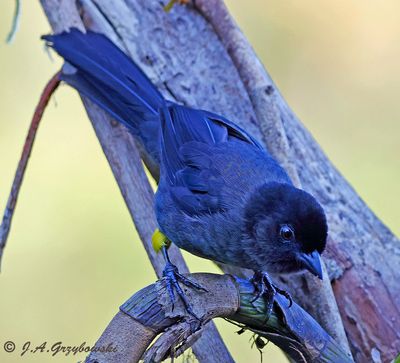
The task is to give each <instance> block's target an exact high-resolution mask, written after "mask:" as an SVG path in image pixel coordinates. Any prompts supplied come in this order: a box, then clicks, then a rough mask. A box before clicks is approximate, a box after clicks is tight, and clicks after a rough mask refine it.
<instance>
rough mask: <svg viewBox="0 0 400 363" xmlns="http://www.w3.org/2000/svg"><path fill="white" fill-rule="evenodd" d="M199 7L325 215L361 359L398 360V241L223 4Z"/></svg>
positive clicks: (214, 1) (303, 283)
mask: <svg viewBox="0 0 400 363" xmlns="http://www.w3.org/2000/svg"><path fill="white" fill-rule="evenodd" d="M195 3H196V6H197V7H198V8H199V9H200V11H201V12H202V13H203V14H204V15H205V16H206V17H207V19H209V21H210V23H211V24H212V25H213V26H214V29H215V30H216V32H217V33H218V36H219V37H220V39H221V41H222V42H223V43H224V44H225V47H226V48H227V50H228V51H229V54H230V55H231V56H232V59H233V61H234V62H235V65H236V66H237V69H238V71H239V73H240V76H241V78H242V80H243V82H244V84H245V85H246V88H247V90H248V93H249V95H250V98H251V100H252V104H253V106H254V109H255V110H256V114H257V116H258V120H259V121H260V126H261V130H262V133H263V136H264V139H265V140H266V145H267V147H268V148H269V149H270V151H271V152H272V153H273V154H274V155H275V157H276V158H277V159H278V160H280V162H281V163H282V164H283V165H285V166H286V167H288V166H289V167H292V168H294V169H295V171H296V173H293V171H292V172H291V175H292V176H293V174H297V175H298V177H299V182H300V183H301V185H302V187H303V188H304V189H305V190H307V191H309V192H310V193H311V194H313V195H314V196H316V197H317V198H318V199H319V201H320V202H321V203H322V204H323V206H324V208H325V210H326V212H327V215H328V224H329V236H330V238H329V241H328V248H327V252H326V253H325V255H324V260H325V263H326V264H327V269H328V273H329V276H330V279H331V280H332V284H333V289H334V293H335V296H336V300H337V302H338V305H339V309H340V313H341V316H342V318H343V321H344V325H345V328H346V332H347V335H348V337H349V340H350V344H351V347H352V351H353V354H354V355H355V358H356V361H360V362H366V361H371V360H372V352H375V356H376V355H379V353H377V352H380V355H381V357H382V360H383V361H388V360H391V359H393V358H394V357H395V355H396V354H397V353H398V352H399V351H400V284H399V283H398V280H399V277H400V270H399V269H398V266H399V265H400V243H399V240H398V238H396V236H394V235H393V234H392V233H391V232H390V231H389V229H388V228H387V227H386V226H384V225H383V223H382V222H381V221H380V220H379V219H378V218H377V217H376V216H375V215H374V214H373V212H372V211H371V210H370V209H369V208H368V206H367V205H366V204H365V203H364V202H363V201H362V200H361V198H360V197H359V196H358V195H357V193H356V192H355V191H354V189H352V187H351V186H350V185H349V183H348V182H347V181H346V180H345V178H344V177H343V176H342V175H341V174H340V173H339V172H338V171H337V170H336V168H335V167H334V166H333V165H332V164H331V162H330V161H329V160H328V158H327V157H326V155H325V154H324V153H323V152H322V150H321V148H320V147H319V146H318V144H317V142H316V141H315V140H314V139H313V138H312V136H311V135H310V133H309V132H308V131H307V130H306V129H305V127H304V126H303V124H302V123H301V122H300V120H299V119H298V118H297V117H296V115H295V114H294V113H293V111H292V110H291V109H290V108H289V106H288V105H287V103H286V101H285V100H284V98H283V97H282V95H281V94H280V93H279V90H278V89H277V88H276V86H275V84H274V83H273V81H272V79H271V77H270V75H269V74H268V72H267V71H266V70H265V68H264V67H263V66H262V64H261V62H260V61H259V60H258V58H257V57H256V55H255V54H254V51H253V49H252V48H251V46H250V44H249V43H248V41H247V40H246V39H245V37H244V36H243V34H242V33H241V32H240V30H239V29H238V27H237V25H236V24H235V23H234V21H233V20H232V19H231V17H230V15H229V13H228V12H227V10H226V8H225V6H224V4H223V1H222V0H196V2H195ZM260 115H261V117H260ZM282 134H283V135H282ZM285 136H286V137H285ZM282 139H283V140H282ZM286 141H287V144H288V147H287V146H286ZM338 142H340V140H338ZM290 171H291V169H290V168H289V172H290ZM295 180H296V178H295ZM297 280H298V281H297V282H295V281H293V279H291V281H290V282H288V283H289V285H290V286H297V287H298V288H297V289H296V298H297V299H298V300H299V301H301V303H302V305H303V306H304V307H305V308H306V309H307V311H308V312H310V313H311V314H312V315H314V316H317V317H319V316H321V313H323V312H324V310H325V309H323V308H322V309H321V308H320V307H319V306H318V304H316V301H320V296H318V289H315V286H314V284H310V281H309V280H308V279H305V278H304V276H303V277H301V278H298V279H297ZM310 296H312V298H311V297H310ZM328 303H329V302H328ZM316 306H317V309H319V311H316V309H315V307H316ZM320 322H321V320H320ZM323 325H324V324H323Z"/></svg>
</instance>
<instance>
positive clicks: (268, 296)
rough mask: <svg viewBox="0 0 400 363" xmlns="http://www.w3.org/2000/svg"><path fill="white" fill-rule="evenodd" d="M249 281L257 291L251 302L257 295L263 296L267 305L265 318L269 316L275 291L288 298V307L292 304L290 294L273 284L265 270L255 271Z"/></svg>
mask: <svg viewBox="0 0 400 363" xmlns="http://www.w3.org/2000/svg"><path fill="white" fill-rule="evenodd" d="M250 281H251V282H252V283H253V285H254V287H255V289H256V291H257V294H256V296H255V297H254V299H253V300H252V301H251V302H252V303H253V302H254V301H256V300H257V299H258V298H259V297H263V298H264V299H265V302H266V306H267V314H266V315H267V318H269V316H270V315H271V312H272V306H273V303H274V298H275V295H276V293H279V294H281V295H283V296H285V297H286V298H287V299H288V300H289V307H290V306H292V297H291V296H290V294H289V293H288V292H287V291H285V290H282V289H280V288H279V287H277V286H276V285H274V284H273V283H272V280H271V279H270V277H269V276H268V274H267V273H266V272H262V271H255V272H254V275H253V277H252V278H251V280H250Z"/></svg>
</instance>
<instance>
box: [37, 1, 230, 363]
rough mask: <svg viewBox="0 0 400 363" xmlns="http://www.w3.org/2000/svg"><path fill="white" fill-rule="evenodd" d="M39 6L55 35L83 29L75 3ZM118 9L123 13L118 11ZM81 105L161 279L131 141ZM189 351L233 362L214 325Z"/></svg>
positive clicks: (147, 189)
mask: <svg viewBox="0 0 400 363" xmlns="http://www.w3.org/2000/svg"><path fill="white" fill-rule="evenodd" d="M41 3H42V6H43V9H44V10H45V13H46V15H47V17H48V19H49V21H50V24H51V26H52V28H53V30H54V31H55V32H60V31H62V30H64V29H68V28H69V27H72V26H75V27H78V28H80V29H84V26H83V23H82V21H81V18H80V16H79V12H78V9H77V6H76V2H75V1H73V0H60V1H57V0H41ZM121 4H123V2H121ZM92 5H93V4H92ZM113 5H114V6H115V7H116V8H118V4H117V2H113ZM121 6H122V5H121ZM119 9H120V10H121V9H122V10H124V8H122V7H120V8H119ZM91 20H92V22H93V26H94V25H95V24H96V23H95V22H94V19H91ZM88 26H89V25H88ZM97 26H100V25H99V24H97ZM109 36H110V37H111V38H112V37H113V36H114V37H115V33H114V34H113V33H110V34H109ZM84 104H85V107H86V110H87V112H88V115H89V118H90V119H91V121H92V124H93V127H94V129H95V131H96V134H97V137H98V139H99V141H100V143H101V145H102V148H103V151H104V153H105V155H106V157H107V159H108V161H109V163H110V166H111V169H112V171H113V173H114V176H115V178H116V180H117V182H118V185H119V187H120V190H121V193H122V195H123V197H124V199H125V202H126V204H127V206H128V209H129V211H130V213H131V216H132V219H133V221H134V223H135V226H136V229H137V231H138V233H139V236H140V238H141V240H142V242H143V245H144V247H145V248H146V251H147V253H148V256H149V258H150V261H151V263H152V264H153V267H154V269H155V271H156V273H157V276H158V277H161V275H162V269H163V266H164V262H163V259H162V256H160V255H157V254H156V253H155V252H154V250H153V249H152V247H151V235H152V233H153V232H154V230H155V228H156V226H157V222H156V219H155V215H154V208H153V199H154V196H153V192H152V189H151V186H150V184H149V181H148V179H147V177H146V174H145V172H144V170H143V167H142V163H141V159H140V156H139V151H138V149H137V147H136V145H135V141H134V139H133V137H132V136H131V134H130V133H128V132H127V130H126V129H125V128H124V127H123V126H121V125H120V124H119V123H118V122H116V121H114V120H112V119H111V118H110V117H109V116H108V115H106V114H105V113H104V112H103V111H102V110H100V109H99V108H98V107H97V106H95V105H93V104H92V103H91V102H90V101H88V100H85V99H84ZM169 255H170V258H171V260H172V261H173V262H174V263H175V264H176V266H178V268H179V270H180V271H181V272H188V268H187V266H186V264H185V262H184V260H183V257H182V255H181V253H180V251H179V250H178V249H177V248H176V247H174V248H172V249H171V250H170V253H169ZM149 273H150V272H149ZM193 351H194V353H195V355H196V357H197V359H198V360H199V361H200V362H206V361H207V362H210V361H212V362H221V361H223V362H225V361H226V362H233V359H232V357H231V355H230V353H229V351H228V350H227V348H226V346H225V344H224V343H223V341H222V338H221V336H220V335H219V333H218V331H217V329H216V327H215V325H214V324H208V326H207V328H206V329H205V331H204V333H203V336H202V337H201V338H200V339H199V341H198V342H196V344H195V345H194V346H193ZM210 359H211V360H210Z"/></svg>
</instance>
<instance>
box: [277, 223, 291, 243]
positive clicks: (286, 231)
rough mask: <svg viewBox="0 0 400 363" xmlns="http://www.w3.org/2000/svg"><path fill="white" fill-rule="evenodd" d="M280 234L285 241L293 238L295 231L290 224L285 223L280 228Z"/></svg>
mask: <svg viewBox="0 0 400 363" xmlns="http://www.w3.org/2000/svg"><path fill="white" fill-rule="evenodd" d="M280 235H281V237H282V238H283V239H284V240H285V241H290V240H291V239H292V238H293V235H294V233H293V230H292V229H291V228H290V227H289V226H288V225H284V226H282V227H281V229H280Z"/></svg>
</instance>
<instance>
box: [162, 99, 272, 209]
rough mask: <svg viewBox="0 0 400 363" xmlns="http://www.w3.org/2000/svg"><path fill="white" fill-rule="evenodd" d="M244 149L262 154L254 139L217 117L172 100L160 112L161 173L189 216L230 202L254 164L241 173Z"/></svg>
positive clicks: (173, 195)
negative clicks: (171, 102) (245, 172)
mask: <svg viewBox="0 0 400 363" xmlns="http://www.w3.org/2000/svg"><path fill="white" fill-rule="evenodd" d="M249 151H250V152H256V153H258V154H261V155H266V152H265V150H264V149H263V148H262V146H261V145H260V144H258V142H257V141H256V140H255V139H254V138H252V137H251V136H250V135H249V134H247V133H246V132H245V131H244V130H242V129H241V128H240V127H238V126H236V125H235V124H233V123H232V122H230V121H228V120H226V119H224V118H223V117H221V116H218V115H215V114H213V113H210V112H206V111H201V110H194V109H190V108H187V107H184V106H178V105H176V104H173V105H169V106H168V107H166V108H164V109H163V111H162V138H161V154H162V168H163V170H162V172H163V177H164V178H165V182H166V183H168V186H169V191H170V193H171V195H172V197H173V198H174V200H175V202H176V203H177V204H178V205H179V207H180V208H181V209H182V210H183V211H185V212H186V213H187V214H189V215H198V214H204V213H215V212H220V211H224V210H226V209H228V208H229V207H231V203H232V201H233V199H234V198H235V195H234V194H235V192H236V191H237V190H238V188H240V187H243V185H242V184H243V183H244V181H245V180H249V178H250V175H249V174H251V173H252V172H253V170H255V169H256V168H257V167H258V166H256V168H252V165H250V167H249V165H247V169H248V170H247V173H248V175H243V174H244V173H243V172H244V168H245V167H246V165H245V164H246V163H247V164H248V163H249V160H248V159H246V155H245V154H246V153H248V152H249ZM255 172H259V171H255ZM236 199H237V198H236Z"/></svg>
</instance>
